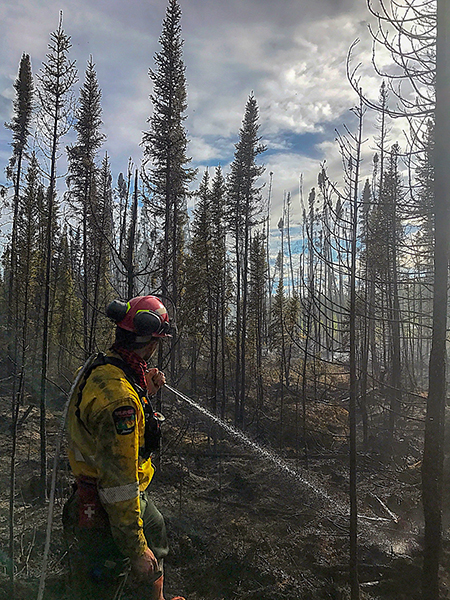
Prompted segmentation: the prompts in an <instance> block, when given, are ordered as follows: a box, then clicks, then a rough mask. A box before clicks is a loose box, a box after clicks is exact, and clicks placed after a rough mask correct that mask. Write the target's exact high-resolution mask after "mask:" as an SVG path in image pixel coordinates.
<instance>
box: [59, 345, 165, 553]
mask: <svg viewBox="0 0 450 600" xmlns="http://www.w3.org/2000/svg"><path fill="white" fill-rule="evenodd" d="M111 356H115V355H114V354H111ZM78 396H79V394H78V390H75V392H74V394H73V396H72V398H71V400H70V403H69V411H68V417H67V424H68V437H69V448H68V455H69V462H70V466H71V468H72V471H73V474H74V475H75V477H79V476H87V477H93V478H95V479H96V480H97V488H98V493H99V497H100V501H101V503H102V505H103V506H104V508H105V510H106V512H107V513H108V518H109V522H110V526H111V531H112V535H113V537H114V540H115V542H116V544H117V546H118V547H119V549H120V551H121V552H122V553H123V554H124V555H125V556H129V557H133V556H139V555H142V554H143V553H144V551H145V549H146V548H147V542H146V540H145V536H144V532H143V527H142V520H141V518H140V500H139V492H140V491H143V490H145V489H146V488H147V486H148V484H149V483H150V480H151V479H152V477H153V473H154V469H153V466H152V463H151V459H150V458H148V459H143V458H142V457H141V456H140V453H139V450H140V449H142V448H143V447H144V431H145V420H144V411H143V408H142V404H141V401H140V399H139V396H138V394H137V392H136V391H135V389H134V388H133V387H132V385H131V384H130V383H129V381H128V380H127V379H126V378H125V376H124V373H123V371H122V370H121V369H120V368H118V367H116V366H114V365H111V364H106V365H100V366H97V367H96V368H95V369H94V370H93V371H92V373H91V374H90V375H89V377H88V379H87V380H86V383H85V386H84V388H83V391H82V396H81V403H80V404H79V407H78V410H79V412H78V415H77V402H78Z"/></svg>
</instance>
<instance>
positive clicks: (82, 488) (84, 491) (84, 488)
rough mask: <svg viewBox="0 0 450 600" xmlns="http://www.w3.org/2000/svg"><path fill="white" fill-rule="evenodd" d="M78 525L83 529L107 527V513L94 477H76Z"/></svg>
mask: <svg viewBox="0 0 450 600" xmlns="http://www.w3.org/2000/svg"><path fill="white" fill-rule="evenodd" d="M77 496H78V525H79V526H80V527H82V528H83V529H103V528H105V527H108V525H109V521H108V514H107V512H106V511H105V509H104V508H103V506H102V504H101V502H100V498H99V496H98V491H97V482H96V480H95V479H92V478H87V477H78V478H77Z"/></svg>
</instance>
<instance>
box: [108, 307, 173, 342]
mask: <svg viewBox="0 0 450 600" xmlns="http://www.w3.org/2000/svg"><path fill="white" fill-rule="evenodd" d="M106 315H107V316H108V317H109V318H110V319H112V320H113V321H114V322H115V323H116V325H117V326H118V327H120V328H121V329H125V330H126V331H131V332H133V333H135V334H136V336H137V338H136V341H145V339H141V338H147V337H148V338H149V340H150V339H151V338H161V337H172V334H171V331H172V328H171V326H170V322H169V315H168V313H167V309H166V307H165V306H164V304H163V303H162V302H161V300H160V299H159V298H157V297H156V296H137V297H136V298H132V299H131V300H129V301H128V302H121V301H120V300H114V301H113V302H111V304H110V305H109V306H108V307H107V309H106Z"/></svg>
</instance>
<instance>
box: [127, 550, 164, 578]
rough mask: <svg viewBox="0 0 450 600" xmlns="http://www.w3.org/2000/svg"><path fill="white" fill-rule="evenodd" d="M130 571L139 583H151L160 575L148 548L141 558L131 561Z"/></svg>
mask: <svg viewBox="0 0 450 600" xmlns="http://www.w3.org/2000/svg"><path fill="white" fill-rule="evenodd" d="M131 571H132V573H133V574H134V576H135V578H136V580H137V581H139V582H152V583H153V582H154V581H156V579H158V578H159V577H161V575H162V572H161V571H160V569H159V566H158V561H157V560H156V557H155V555H154V554H153V552H152V551H151V550H150V548H147V549H146V550H145V552H144V554H142V555H141V556H138V557H137V558H134V559H132V560H131Z"/></svg>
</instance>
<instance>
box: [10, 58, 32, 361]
mask: <svg viewBox="0 0 450 600" xmlns="http://www.w3.org/2000/svg"><path fill="white" fill-rule="evenodd" d="M14 89H15V93H16V96H15V98H14V102H13V109H14V114H13V117H12V119H11V122H10V123H7V124H6V127H7V128H8V129H10V130H11V131H12V137H13V141H12V148H13V154H12V156H11V158H10V161H9V165H8V168H7V175H8V177H9V179H11V180H12V181H13V186H14V199H13V219H12V226H11V245H10V253H9V256H10V261H9V265H8V274H9V277H8V295H7V314H8V328H9V329H10V328H11V327H12V325H13V320H14V319H16V318H17V310H15V309H14V307H16V308H17V304H16V303H15V302H14V295H15V289H14V287H15V286H14V281H15V277H16V268H17V220H18V214H19V203H20V185H21V179H22V163H23V159H24V157H25V154H26V150H27V147H28V138H29V136H30V128H31V121H32V114H33V94H34V84H33V76H32V72H31V62H30V57H29V55H28V54H23V55H22V58H21V60H20V66H19V73H18V76H17V79H16V81H15V82H14ZM11 337H12V338H14V336H11ZM15 354H16V352H15V351H14V352H13V356H12V357H11V358H12V362H13V364H14V363H15V361H16V356H15Z"/></svg>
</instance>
